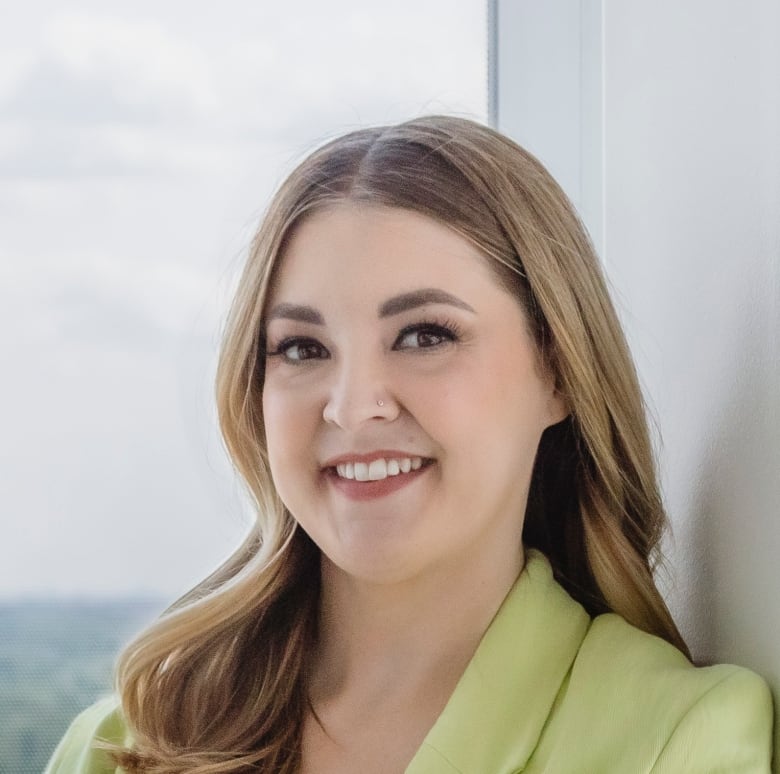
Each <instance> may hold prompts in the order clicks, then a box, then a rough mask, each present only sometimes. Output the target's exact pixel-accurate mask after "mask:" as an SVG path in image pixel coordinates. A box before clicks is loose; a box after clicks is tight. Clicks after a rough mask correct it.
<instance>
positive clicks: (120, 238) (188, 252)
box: [0, 0, 487, 598]
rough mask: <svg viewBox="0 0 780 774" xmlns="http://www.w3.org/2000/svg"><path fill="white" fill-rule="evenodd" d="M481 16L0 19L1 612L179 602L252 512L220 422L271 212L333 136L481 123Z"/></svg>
mask: <svg viewBox="0 0 780 774" xmlns="http://www.w3.org/2000/svg"><path fill="white" fill-rule="evenodd" d="M486 6H487V3H486V2H484V0H462V2H460V3H458V4H457V13H455V12H454V11H453V4H452V3H451V2H450V1H449V0H428V2H426V3H420V2H418V1H417V2H415V1H413V0H396V2H394V3H393V4H390V3H386V2H378V1H376V2H370V1H367V0H331V1H330V2H328V3H327V4H325V3H320V2H317V0H293V1H290V0H287V1H286V2H285V3H281V2H256V0H255V1H254V2H252V1H250V0H227V1H226V2H224V3H221V4H219V5H218V4H216V3H200V2H191V1H188V2H184V1H183V0H178V1H174V2H166V3H164V4H163V3H157V2H149V1H148V0H140V1H138V0H136V2H134V3H133V4H132V6H131V5H130V4H127V3H119V2H116V0H100V2H97V1H95V2H87V1H86V0H73V1H72V2H69V3H68V4H67V5H66V4H62V3H57V2H55V0H49V1H48V2H43V1H42V0H31V1H30V2H26V3H24V4H17V5H15V6H14V7H13V11H10V10H9V9H10V5H9V4H6V8H5V9H4V10H3V11H2V12H0V357H1V358H2V364H3V365H2V370H1V371H0V374H2V376H1V377H0V598H3V597H5V598H9V597H10V598H13V597H25V598H27V597H38V596H52V595H54V596H74V595H77V596H107V595H119V594H121V595H131V594H132V595H136V594H148V595H154V596H160V595H162V596H167V597H170V598H173V597H175V596H177V595H179V594H181V593H183V592H184V591H186V590H187V589H188V588H190V587H191V586H192V585H194V584H195V583H197V582H198V581H199V580H200V579H201V578H202V577H204V576H205V575H206V574H208V573H209V572H210V571H211V570H212V569H213V568H214V567H215V566H216V565H217V564H219V563H220V562H221V561H222V560H223V559H224V558H226V557H227V556H228V555H229V554H230V552H231V551H232V550H233V549H234V548H235V547H236V546H237V545H238V543H239V542H240V540H241V538H242V536H243V535H244V533H245V531H246V529H247V527H248V525H249V523H250V519H251V511H250V509H249V508H248V506H247V504H246V498H245V496H244V492H243V489H242V485H241V483H240V481H239V480H238V479H237V478H236V476H235V475H234V473H233V472H232V470H231V467H230V464H229V462H228V460H227V457H226V454H225V452H224V450H223V447H222V443H221V441H220V438H219V434H218V429H217V425H216V418H215V410H214V400H213V379H214V369H215V365H216V356H217V350H218V344H219V338H220V332H221V327H222V324H223V321H224V318H225V314H226V312H227V309H228V305H229V302H230V297H231V292H232V290H233V288H234V286H235V282H236V278H237V274H238V272H239V270H240V268H241V265H242V262H243V260H244V258H245V256H246V251H247V246H248V243H249V241H250V239H251V237H252V233H253V231H254V229H255V228H256V226H257V224H258V222H259V219H260V217H261V215H262V212H263V209H264V207H265V205H266V204H267V202H268V199H269V197H270V195H271V194H272V192H273V190H274V189H275V187H276V186H277V185H278V184H279V183H280V182H281V180H282V179H283V178H284V176H285V174H286V173H287V172H289V171H290V170H291V169H292V167H293V166H294V164H295V163H296V162H297V161H299V160H300V159H301V158H302V157H303V156H304V155H305V154H306V153H307V152H308V151H310V150H312V149H313V148H315V147H316V146H317V145H319V144H321V143H322V142H323V141H325V140H326V139H328V138H330V137H333V136H335V135H338V134H340V133H343V132H344V131H348V130H350V129H353V128H356V127H358V126H363V125H368V124H376V123H388V122H395V121H399V120H403V119H405V118H408V117H411V116H414V115H420V114H424V113H455V114H458V115H465V116H468V117H471V118H475V119H477V120H482V121H484V120H486V117H487V18H486Z"/></svg>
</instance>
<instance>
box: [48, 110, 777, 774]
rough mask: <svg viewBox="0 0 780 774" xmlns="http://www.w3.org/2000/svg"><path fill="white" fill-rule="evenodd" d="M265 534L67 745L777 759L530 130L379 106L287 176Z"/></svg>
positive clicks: (239, 310)
mask: <svg viewBox="0 0 780 774" xmlns="http://www.w3.org/2000/svg"><path fill="white" fill-rule="evenodd" d="M217 387H218V403H219V410H220V420H221V426H222V431H223V434H224V437H225V440H226V443H227V447H228V450H229V452H230V454H231V456H232V458H233V460H234V462H235V465H236V467H237V468H238V470H239V472H240V473H241V475H242V476H243V478H244V480H245V481H246V483H247V486H248V489H249V491H250V493H251V495H252V496H253V498H254V500H255V502H256V506H257V522H256V525H255V527H254V529H253V531H252V533H251V535H250V536H249V538H248V539H247V541H246V542H245V544H244V545H243V546H242V547H241V548H240V550H239V551H237V552H236V554H235V555H234V556H233V557H232V558H231V559H230V560H229V561H228V562H227V563H226V564H225V565H224V566H223V567H222V568H221V569H220V570H218V571H217V572H216V573H215V574H214V575H213V576H211V577H210V578H208V579H207V580H206V581H204V582H203V583H202V584H201V585H200V586H198V587H197V588H196V589H194V590H193V591H192V592H191V593H190V594H188V595H187V596H186V597H185V598H183V599H182V600H180V601H179V602H178V603H177V604H176V605H175V606H174V607H173V608H172V609H171V610H170V611H169V612H168V613H167V614H166V615H164V616H163V617H162V619H161V620H160V621H158V622H157V623H156V624H155V625H154V626H152V627H151V628H150V629H149V630H148V631H147V632H146V633H145V634H143V635H142V636H141V637H139V638H138V640H137V641H136V642H134V643H133V644H132V645H131V646H130V647H129V648H128V649H127V650H126V651H125V653H124V655H123V656H122V658H121V660H120V663H119V669H118V693H119V697H120V701H119V703H118V704H117V703H116V702H113V701H110V702H104V703H101V704H99V705H96V706H95V707H93V708H92V709H90V710H88V711H87V712H86V713H84V714H83V715H82V716H81V717H80V718H79V719H77V721H76V722H75V724H74V726H73V727H72V729H71V730H70V731H69V733H68V735H67V736H66V738H65V739H64V740H63V742H62V743H61V745H60V747H59V748H58V750H57V752H56V753H55V755H54V758H53V760H52V762H51V764H50V766H49V771H50V772H90V773H93V774H94V772H109V771H114V770H115V769H116V767H117V766H118V765H119V766H121V767H122V769H119V770H124V771H128V772H141V771H146V772H160V773H162V772H166V773H169V774H171V773H172V772H185V771H186V772H204V773H205V772H243V771H262V772H304V773H305V774H309V773H310V772H317V774H328V773H329V772H342V773H343V772H376V773H379V774H384V773H385V772H387V773H388V774H390V773H391V772H394V773H397V772H404V771H406V772H408V773H409V774H445V772H446V773H447V774H453V773H454V772H464V773H468V774H493V773H495V774H499V773H500V774H509V772H517V771H524V772H555V773H556V774H563V773H564V772H572V774H574V772H577V774H582V772H620V773H621V774H625V773H626V772H640V771H641V772H650V771H652V772H654V773H655V774H661V773H662V772H681V771H686V772H711V771H729V772H766V771H768V770H769V759H770V749H769V744H770V743H769V738H770V728H771V701H770V698H769V695H768V692H767V690H766V687H765V685H764V684H763V682H762V681H761V680H759V679H758V678H757V677H755V676H754V675H752V674H751V673H749V672H747V671H745V670H741V669H737V668H735V667H712V668H708V669H696V668H694V667H693V666H692V665H691V664H690V662H689V661H688V659H687V650H686V647H685V644H684V642H683V640H682V638H681V636H680V634H679V632H678V631H677V628H676V627H675V625H674V623H673V621H672V619H671V616H670V615H669V612H668V610H667V608H666V606H665V604H664V602H663V600H662V598H661V596H660V595H659V593H658V591H657V589H656V587H655V584H654V581H653V569H654V567H655V565H656V563H657V561H658V559H659V556H658V542H659V539H660V537H661V533H662V531H663V528H664V526H665V515H664V512H663V508H662V504H661V501H660V497H659V493H658V486H657V482H656V476H655V472H654V464H653V458H652V453H651V447H650V442H649V439H648V432H647V426H646V420H645V415H644V408H643V404H642V400H641V396H640V391H639V387H638V384H637V379H636V375H635V372H634V368H633V365H632V363H631V360H630V356H629V354H628V350H627V348H626V344H625V341H624V338H623V335H622V332H621V330H620V326H619V324H618V321H617V318H616V316H615V313H614V311H613V308H612V306H611V303H610V301H609V297H608V294H607V291H606V288H605V284H604V280H603V278H602V276H601V272H600V269H599V265H598V261H597V259H596V257H595V255H594V253H593V250H592V247H591V245H590V243H589V241H588V238H587V235H586V234H585V232H584V230H583V228H582V226H581V224H580V223H579V221H578V219H577V217H576V215H575V213H574V212H573V210H572V208H571V205H570V204H569V202H568V201H567V199H566V197H565V196H564V195H563V193H562V192H561V190H560V189H559V187H558V186H557V185H556V184H555V182H554V181H553V180H552V179H551V178H550V176H549V174H548V173H547V172H546V171H545V170H544V169H543V168H542V167H541V165H540V164H539V163H538V162H537V161H536V160H535V159H534V158H533V157H531V156H530V155H529V154H527V153H526V152H525V151H523V150H522V149H521V148H519V147H518V146H517V145H515V144H514V143H512V142H511V141H510V140H508V139H507V138H505V137H503V136H501V135H500V134H498V133H496V132H494V131H492V130H490V129H488V128H486V127H484V126H480V125H478V124H475V123H472V122H469V121H466V120H463V119H457V118H448V117H429V118H421V119H416V120H413V121H409V122H407V123H404V124H401V125H398V126H393V127H380V128H376V129H366V130H361V131H357V132H354V133H352V134H349V135H347V136H345V137H342V138H340V139H337V140H335V141H333V142H331V143H330V144H328V145H326V146H325V147H323V148H321V149H319V150H318V151H316V152H315V153H313V154H312V155H311V156H310V157H309V158H308V159H306V160H305V161H304V162H303V163H302V164H301V165H300V166H299V167H298V169H296V170H295V171H294V172H293V173H292V175H291V176H290V177H289V179H288V180H287V181H286V182H285V183H284V185H283V186H282V187H281V189H280V191H279V192H278V194H277V195H276V197H275V198H274V200H273V202H272V204H271V206H270V209H269V211H268V213H267V215H266V217H265V220H264V222H263V224H262V226H261V228H260V230H259V233H258V235H257V237H256V240H255V242H254V244H253V247H252V250H251V255H250V258H249V261H248V263H247V266H246V269H245V271H244V274H243V277H242V279H241V282H240V286H239V290H238V294H237V296H236V299H235V302H234V306H233V309H232V312H231V316H230V320H229V325H228V329H227V333H226V336H225V340H224V345H223V349H222V356H221V360H220V365H219V372H218V385H217Z"/></svg>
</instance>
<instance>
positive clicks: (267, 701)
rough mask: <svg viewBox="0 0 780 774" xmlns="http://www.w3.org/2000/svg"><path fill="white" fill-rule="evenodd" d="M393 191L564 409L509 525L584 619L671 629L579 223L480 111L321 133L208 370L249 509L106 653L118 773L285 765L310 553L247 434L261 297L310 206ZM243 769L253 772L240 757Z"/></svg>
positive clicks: (633, 443)
mask: <svg viewBox="0 0 780 774" xmlns="http://www.w3.org/2000/svg"><path fill="white" fill-rule="evenodd" d="M345 202H346V203H353V204H360V203H365V204H370V205H378V206H384V207H396V208H401V209H406V210H412V211H414V212H417V213H420V214H423V215H426V216H428V217H431V218H433V219H435V220H437V221H438V222H440V223H443V224H445V225H447V226H448V227H450V228H452V229H454V230H455V231H456V232H457V233H458V234H459V235H461V236H463V237H464V238H466V239H468V240H469V241H470V242H472V243H473V244H474V245H475V246H477V247H478V248H479V250H480V251H481V252H482V253H483V254H484V255H485V257H486V260H487V261H488V263H489V265H490V266H491V267H492V268H493V269H494V271H495V273H496V277H497V279H498V280H499V282H501V283H502V284H503V285H504V287H505V288H506V289H507V290H509V291H510V292H512V293H513V294H514V295H515V296H516V297H517V299H518V302H519V303H520V304H521V305H522V307H523V308H524V310H525V311H526V313H527V318H528V321H529V327H530V330H531V332H532V335H533V338H534V340H535V342H536V345H537V348H538V351H539V355H540V357H541V359H542V361H543V363H544V365H545V366H546V367H548V368H549V369H550V372H551V373H552V374H553V375H554V377H555V381H556V386H557V389H558V390H559V391H560V393H561V394H562V395H563V397H564V398H565V400H566V401H567V404H568V407H569V410H570V415H569V417H568V418H567V419H565V420H564V421H563V422H561V423H559V424H557V425H555V426H553V427H550V428H548V429H547V430H546V431H545V433H544V435H543V436H542V440H541V443H540V448H539V451H538V454H537V460H536V464H535V467H534V472H533V476H532V481H531V488H530V493H529V500H528V507H527V511H526V515H525V525H524V531H523V541H524V543H525V544H526V545H528V546H535V547H538V548H539V549H540V550H541V551H543V552H544V553H545V554H546V556H547V557H548V558H549V560H550V562H551V564H552V566H553V569H554V572H555V575H556V578H557V579H558V581H559V582H560V583H561V584H562V585H563V586H564V587H565V588H566V589H567V590H568V591H569V593H570V594H571V595H572V596H573V597H574V598H575V599H577V600H578V601H579V602H580V603H581V604H582V605H583V606H584V607H585V608H586V609H587V610H588V611H589V612H590V613H591V614H592V615H596V614H599V613H603V612H607V611H613V612H616V613H618V614H620V615H621V616H623V617H624V618H625V619H626V620H627V621H629V622H630V623H632V624H634V625H635V626H637V627H639V628H640V629H643V630H645V631H647V632H650V633H652V634H656V635H658V636H660V637H662V638H663V639H665V640H667V641H669V642H671V643H672V644H673V645H675V646H677V647H678V648H679V649H680V650H682V651H683V652H684V653H686V654H687V649H686V646H685V643H684V641H683V639H682V637H681V636H680V633H679V631H678V630H677V628H676V626H675V624H674V622H673V620H672V618H671V615H670V614H669V611H668V609H667V607H666V605H665V603H664V601H663V599H662V597H661V595H660V594H659V592H658V590H657V588H656V586H655V582H654V570H655V568H656V566H657V564H658V562H659V561H660V559H661V555H660V552H659V540H660V538H661V535H662V533H663V530H664V528H665V526H666V516H665V513H664V509H663V505H662V502H661V497H660V493H659V489H658V483H657V475H656V470H655V462H654V457H653V453H652V446H651V443H650V437H649V433H648V428H647V420H646V411H645V405H644V403H643V400H642V395H641V391H640V388H639V384H638V380H637V377H636V373H635V369H634V365H633V362H632V360H631V356H630V354H629V350H628V347H627V344H626V341H625V338H624V336H623V333H622V330H621V327H620V324H619V322H618V319H617V315H616V314H615V311H614V308H613V306H612V303H611V301H610V298H609V293H608V291H607V287H606V283H605V280H604V277H603V275H602V272H601V269H600V266H599V261H598V258H597V256H596V255H595V252H594V250H593V248H592V245H591V243H590V240H589V238H588V235H587V232H586V230H585V228H584V227H583V225H582V224H581V223H580V221H579V219H578V217H577V215H576V213H575V211H574V209H573V207H572V206H571V204H570V202H569V201H568V199H567V198H566V196H565V194H564V193H563V191H562V190H561V189H560V187H559V186H558V185H557V184H556V183H555V181H554V180H553V179H552V177H551V176H550V175H549V173H548V172H547V171H546V170H545V169H544V167H543V166H542V165H541V164H540V163H539V162H538V161H537V160H536V159H535V158H534V157H533V156H532V155H531V154H529V153H528V152H527V151H525V150H523V149H522V148H521V147H519V146H518V145H516V144H515V143H513V142H512V141H511V140H509V139H508V138H506V137H504V136H502V135H501V134H499V133H497V132H495V131H493V130H492V129H490V128H488V127H485V126H482V125H480V124H477V123H474V122H471V121H468V120H465V119H460V118H453V117H446V116H431V117H425V118H419V119H414V120H411V121H408V122H405V123H402V124H399V125H397V126H389V127H378V128H372V129H362V130H359V131H356V132H352V133H351V134H348V135H346V136H344V137H341V138H338V139H336V140H333V141H331V142H329V143H328V144H326V145H324V146H323V147H321V148H320V149H318V150H317V151H315V152H314V153H312V154H311V155H310V156H309V157H308V158H307V159H305V160H304V161H303V162H302V163H301V164H300V165H299V166H298V168H297V169H296V170H295V171H294V172H293V173H292V174H291V175H290V176H289V178H288V179H287V180H286V181H285V182H284V183H283V185H282V186H281V188H280V189H279V191H278V192H277V194H276V196H275V197H274V199H273V200H272V202H271V204H270V206H269V209H268V211H267V213H266V216H265V218H264V219H263V223H262V225H261V227H260V229H259V231H258V233H257V235H256V237H255V239H254V241H253V244H252V247H251V250H250V255H249V259H248V261H247V264H246V266H245V269H244V272H243V275H242V277H241V280H240V283H239V288H238V292H237V294H236V297H235V300H234V302H233V306H232V308H231V311H230V314H229V318H228V322H227V326H226V331H225V335H224V340H223V345H222V350H221V355H220V361H219V367H218V372H217V404H218V409H219V418H220V426H221V430H222V434H223V437H224V440H225V444H226V447H227V450H228V452H229V454H230V456H231V458H232V460H233V463H234V465H235V467H236V469H237V471H238V472H239V474H240V475H241V477H242V478H243V480H244V482H245V484H246V486H247V489H248V492H249V494H250V496H251V497H252V499H253V503H254V506H255V509H256V513H257V518H256V522H255V525H254V527H253V529H252V531H251V533H250V535H249V537H248V538H247V540H246V541H245V543H244V544H243V545H242V546H241V548H239V550H238V551H237V552H236V553H235V554H234V555H233V556H232V557H231V558H230V559H229V560H228V561H227V562H226V563H225V565H224V566H223V567H222V568H220V569H219V570H217V572H216V573H214V575H212V576H211V577H210V578H208V579H207V580H206V581H204V582H203V583H201V584H200V585H199V586H197V587H196V588H195V589H194V590H193V591H192V592H190V593H189V594H188V595H186V596H185V597H184V598H182V600H180V601H179V602H178V603H176V604H175V605H174V606H173V607H172V608H171V609H170V610H169V611H168V612H167V613H166V614H165V615H164V616H163V617H162V618H161V619H160V620H159V621H158V622H157V623H155V624H154V625H152V627H150V629H149V630H147V632H146V633H144V634H142V635H141V636H140V637H139V638H138V639H137V640H136V641H135V642H133V643H132V644H131V645H130V646H129V647H128V648H127V649H126V650H125V652H124V654H123V655H122V657H121V659H120V661H119V665H118V672H117V682H118V688H119V691H120V693H121V697H122V706H123V709H124V712H125V714H126V716H127V719H128V721H129V723H130V726H131V727H132V729H133V731H134V733H135V740H136V744H135V746H134V748H133V750H128V751H123V752H119V753H117V756H116V757H117V760H118V762H119V763H120V764H121V765H123V766H124V767H125V768H126V769H127V771H128V772H131V773H132V772H142V771H143V772H150V773H152V772H153V773H154V774H174V773H175V772H184V771H187V772H199V773H201V772H202V774H206V772H209V773H213V774H217V773H222V772H240V771H249V770H258V769H262V770H263V771H269V772H270V771H273V772H279V773H280V774H282V773H284V774H287V773H288V772H289V773H292V772H295V771H296V770H297V768H298V767H299V765H300V745H301V733H302V722H303V718H304V716H305V713H306V711H307V702H308V699H307V688H306V685H307V661H306V659H307V655H308V654H310V653H311V652H312V648H313V646H314V645H315V642H316V625H317V610H318V598H319V552H318V550H317V548H316V547H315V546H314V545H313V544H312V542H311V540H310V539H309V538H308V536H307V535H306V534H305V533H304V532H303V530H301V529H297V528H296V525H295V522H294V520H293V518H292V516H291V515H290V513H289V512H288V511H287V509H286V508H285V507H284V504H283V503H282V502H281V501H280V499H279V497H278V495H277V493H276V490H275V488H274V485H273V481H272V478H271V473H270V467H269V463H268V456H267V450H266V445H265V437H264V430H263V417H262V400H261V397H262V388H263V375H264V360H263V358H262V356H261V353H262V351H263V344H264V342H263V328H264V326H263V313H264V306H265V300H266V297H267V295H268V291H269V287H270V285H271V282H272V281H273V276H274V270H275V268H276V265H277V263H278V259H279V256H280V255H281V254H282V253H283V250H284V246H285V244H286V241H287V240H288V239H289V238H290V235H291V234H292V233H293V231H294V229H295V228H296V226H297V225H298V224H299V223H300V222H301V221H302V219H303V218H305V217H306V216H307V215H309V214H311V213H313V212H317V211H320V210H322V209H324V208H327V207H330V206H334V205H337V204H341V203H345ZM253 767H254V768H253Z"/></svg>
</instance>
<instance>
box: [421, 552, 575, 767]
mask: <svg viewBox="0 0 780 774" xmlns="http://www.w3.org/2000/svg"><path fill="white" fill-rule="evenodd" d="M589 625H590V617H589V616H588V614H587V613H586V612H585V610H584V609H583V608H582V607H581V606H580V605H579V604H578V603H577V602H575V601H574V600H573V599H572V598H571V597H570V596H569V595H568V594H567V593H566V592H565V591H564V590H563V588H561V586H559V585H558V584H557V583H556V582H555V580H554V578H553V574H552V569H551V567H550V564H549V562H548V561H547V559H546V558H545V557H544V556H543V555H542V554H541V553H540V552H538V551H535V550H533V549H531V550H528V551H527V553H526V563H525V566H524V568H523V571H522V572H521V573H520V575H519V576H518V579H517V581H516V582H515V584H514V586H513V587H512V589H511V590H510V591H509V594H508V595H507V597H506V599H505V600H504V602H503V603H502V605H501V608H500V609H499V611H498V613H497V614H496V617H495V618H494V619H493V621H492V623H491V624H490V626H489V627H488V629H487V631H486V632H485V634H484V636H483V638H482V640H481V642H480V644H479V646H478V648H477V650H476V652H475V654H474V656H473V658H472V659H471V661H470V662H469V664H468V666H467V667H466V670H465V672H464V673H463V675H462V676H461V678H460V680H459V682H458V684H457V686H456V687H455V690H454V691H453V693H452V696H451V697H450V699H449V701H448V702H447V705H446V706H445V708H444V710H443V711H442V713H441V715H440V716H439V718H438V719H437V721H436V723H435V724H434V725H433V727H432V728H431V730H430V731H429V732H428V735H427V736H426V737H425V739H424V741H423V743H422V745H421V747H420V749H419V750H418V751H417V753H416V754H415V756H414V758H413V759H412V762H411V763H410V764H409V766H408V768H407V769H406V774H454V772H465V773H466V774H474V773H475V772H491V773H493V772H495V774H509V773H510V772H517V771H522V769H523V768H524V767H525V765H526V763H527V762H528V759H529V758H530V757H531V754H532V753H533V751H534V749H535V748H536V745H537V743H538V741H539V737H540V735H541V733H542V729H543V728H544V725H545V723H546V721H547V719H548V717H549V716H550V713H551V711H552V708H553V705H554V703H555V701H556V697H557V696H558V693H559V691H560V689H561V686H562V685H563V683H564V681H565V679H566V677H567V675H568V673H569V669H570V668H571V665H572V663H573V662H574V659H575V657H576V655H577V652H578V650H579V648H580V644H581V643H582V640H583V639H584V638H585V635H586V633H587V631H588V627H589Z"/></svg>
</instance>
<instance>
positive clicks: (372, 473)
mask: <svg viewBox="0 0 780 774" xmlns="http://www.w3.org/2000/svg"><path fill="white" fill-rule="evenodd" d="M431 463H433V460H432V459H429V458H427V457H398V458H387V459H386V458H379V459H375V460H372V461H371V462H344V463H341V464H339V465H335V466H333V467H331V468H329V469H328V470H330V471H332V472H333V473H335V475H337V476H338V477H339V478H340V479H344V480H346V481H360V482H368V481H383V480H384V479H386V478H392V477H395V476H401V475H404V474H406V473H410V472H412V471H415V470H420V469H421V468H423V467H425V466H426V465H430V464H431Z"/></svg>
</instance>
